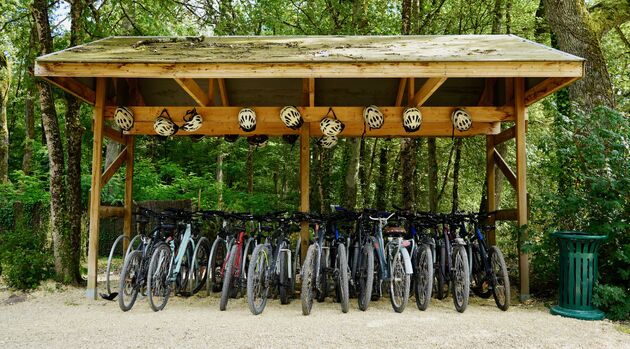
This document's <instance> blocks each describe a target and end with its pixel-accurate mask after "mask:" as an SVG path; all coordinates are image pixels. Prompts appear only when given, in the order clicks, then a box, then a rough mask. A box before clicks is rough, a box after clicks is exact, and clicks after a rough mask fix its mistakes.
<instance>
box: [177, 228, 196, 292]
mask: <svg viewBox="0 0 630 349" xmlns="http://www.w3.org/2000/svg"><path fill="white" fill-rule="evenodd" d="M194 253H195V252H194V250H193V242H192V240H188V242H187V243H186V248H185V249H184V255H183V256H182V257H181V262H180V265H179V273H178V274H177V279H176V280H175V290H176V293H177V294H178V295H180V296H182V297H190V296H191V295H192V287H191V285H190V284H189V279H190V273H192V265H193V258H194Z"/></svg>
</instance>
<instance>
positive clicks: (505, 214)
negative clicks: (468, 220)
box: [493, 208, 518, 221]
mask: <svg viewBox="0 0 630 349" xmlns="http://www.w3.org/2000/svg"><path fill="white" fill-rule="evenodd" d="M493 216H494V219H495V220H497V221H515V220H516V218H517V216H518V215H517V211H516V209H515V208H508V209H503V210H496V211H494V215H493Z"/></svg>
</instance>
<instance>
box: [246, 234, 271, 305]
mask: <svg viewBox="0 0 630 349" xmlns="http://www.w3.org/2000/svg"><path fill="white" fill-rule="evenodd" d="M268 273H269V247H267V246H266V245H263V244H261V245H258V246H256V248H254V252H253V253H252V259H251V263H250V264H249V270H248V272H247V275H248V278H247V304H248V305H249V310H250V311H251V312H252V314H254V315H258V314H260V313H262V312H263V310H265V305H266V304H267V295H268V294H269V285H268V284H267V278H268V276H269V274H268Z"/></svg>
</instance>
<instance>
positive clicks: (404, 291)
mask: <svg viewBox="0 0 630 349" xmlns="http://www.w3.org/2000/svg"><path fill="white" fill-rule="evenodd" d="M403 249H404V247H403V248H402V249H401V250H400V253H397V254H396V255H395V256H394V260H393V261H391V262H390V263H392V266H393V271H392V275H391V280H390V281H389V300H390V302H391V304H392V308H393V309H394V311H395V312H397V313H402V312H403V311H404V310H405V307H406V306H407V303H408V302H409V284H410V282H411V277H410V275H409V274H407V273H406V271H405V261H404V253H405V252H407V250H403ZM398 298H400V299H398Z"/></svg>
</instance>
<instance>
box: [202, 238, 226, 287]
mask: <svg viewBox="0 0 630 349" xmlns="http://www.w3.org/2000/svg"><path fill="white" fill-rule="evenodd" d="M226 255H227V246H226V244H225V240H223V238H221V237H217V238H216V239H215V240H214V242H213V243H212V248H211V249H210V257H209V259H208V278H207V280H206V281H207V282H206V283H207V286H206V289H207V291H208V295H210V291H212V292H219V291H221V287H222V286H223V276H222V275H221V268H223V263H224V262H225V257H226Z"/></svg>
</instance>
